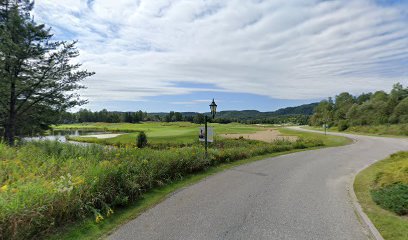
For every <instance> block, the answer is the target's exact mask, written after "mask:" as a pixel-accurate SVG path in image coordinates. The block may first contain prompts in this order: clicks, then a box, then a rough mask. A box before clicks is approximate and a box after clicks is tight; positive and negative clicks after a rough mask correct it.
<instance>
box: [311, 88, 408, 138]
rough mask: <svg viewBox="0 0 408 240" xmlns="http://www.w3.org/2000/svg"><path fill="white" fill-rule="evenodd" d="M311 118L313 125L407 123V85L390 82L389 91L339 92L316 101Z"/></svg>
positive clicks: (338, 125) (344, 126) (340, 127)
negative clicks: (391, 84)
mask: <svg viewBox="0 0 408 240" xmlns="http://www.w3.org/2000/svg"><path fill="white" fill-rule="evenodd" d="M314 111H315V113H314V114H313V115H312V117H311V118H310V124H311V125H313V126H322V125H324V124H327V125H328V126H337V127H338V128H339V130H346V129H347V128H349V127H351V126H362V125H381V124H403V123H408V87H404V86H403V85H402V84H400V83H396V84H394V85H393V88H392V89H391V91H390V92H389V93H387V92H385V91H376V92H374V93H371V92H370V93H363V94H361V95H358V96H353V95H351V94H350V93H348V92H343V93H340V94H339V95H337V96H335V97H334V100H333V98H328V99H327V100H323V101H321V102H320V103H319V105H317V106H316V108H315V110H314Z"/></svg>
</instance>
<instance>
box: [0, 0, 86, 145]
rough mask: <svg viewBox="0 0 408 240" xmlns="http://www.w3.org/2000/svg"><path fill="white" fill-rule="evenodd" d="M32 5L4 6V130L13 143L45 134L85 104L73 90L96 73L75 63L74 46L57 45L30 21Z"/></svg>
mask: <svg viewBox="0 0 408 240" xmlns="http://www.w3.org/2000/svg"><path fill="white" fill-rule="evenodd" d="M33 6H34V3H33V2H32V1H29V0H24V1H22V0H8V1H0V16H1V17H0V39H1V41H0V78H1V81H0V105H1V107H0V127H3V128H4V129H5V131H4V137H5V138H6V140H7V142H8V143H9V144H13V143H14V138H15V135H16V134H17V129H18V134H25V133H32V132H41V131H43V130H44V129H47V128H48V126H49V125H50V124H52V123H55V122H56V121H57V116H58V114H59V113H60V112H63V111H65V110H66V109H68V108H71V107H73V106H77V105H81V104H83V103H85V102H86V101H84V100H81V99H79V96H78V95H77V94H76V93H75V90H78V89H81V88H83V86H82V85H80V84H79V83H80V81H82V80H83V79H84V78H86V77H89V76H91V75H92V74H93V73H90V72H87V71H83V70H80V67H81V65H80V64H72V60H73V59H75V58H76V57H77V56H78V50H77V49H76V47H75V44H76V42H66V41H54V40H53V38H52V37H53V35H52V34H51V32H50V29H49V28H47V27H45V26H44V25H43V24H37V23H36V22H35V21H34V18H33V17H32V16H31V10H32V9H33Z"/></svg>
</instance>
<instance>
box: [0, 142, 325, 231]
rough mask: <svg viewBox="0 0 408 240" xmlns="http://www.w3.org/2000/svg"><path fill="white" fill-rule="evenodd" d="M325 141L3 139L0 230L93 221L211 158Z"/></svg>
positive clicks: (205, 164)
mask: <svg viewBox="0 0 408 240" xmlns="http://www.w3.org/2000/svg"><path fill="white" fill-rule="evenodd" d="M319 145H322V142H321V141H320V140H316V139H302V140H298V141H297V142H295V143H292V142H287V141H277V142H275V143H273V144H268V143H263V142H257V141H247V140H223V141H219V142H218V143H217V145H215V146H214V147H213V148H211V149H209V158H208V159H205V158H204V151H203V148H202V146H199V145H197V146H191V147H185V148H172V149H168V150H154V149H149V148H144V149H137V148H129V147H127V148H119V149H116V148H104V147H101V146H96V145H92V146H87V147H85V146H77V145H71V144H62V143H58V142H31V143H28V144H26V145H23V146H20V147H17V148H10V147H7V146H5V145H2V144H0V189H1V190H0V231H1V232H0V236H3V238H6V239H32V238H36V239H38V238H39V237H41V236H43V235H44V234H47V233H49V232H52V231H53V230H54V229H55V228H57V227H60V226H62V225H64V224H67V223H69V222H71V221H75V220H77V219H81V218H84V217H87V216H89V215H93V216H94V217H95V221H103V218H106V217H108V216H109V215H110V214H112V209H113V210H114V209H115V208H116V207H119V206H124V205H128V204H129V203H131V202H133V201H135V200H136V199H138V198H140V196H141V195H142V194H143V192H145V191H147V190H148V189H151V188H152V187H155V186H158V185H162V184H164V183H166V182H169V181H173V180H174V179H178V178H181V177H182V176H185V175H186V174H189V173H193V172H196V171H201V170H203V169H205V168H207V167H208V166H211V165H217V164H220V163H222V162H229V161H235V160H238V159H243V158H248V157H251V156H256V155H260V154H266V153H273V152H281V151H287V150H291V149H296V148H304V147H314V146H319Z"/></svg>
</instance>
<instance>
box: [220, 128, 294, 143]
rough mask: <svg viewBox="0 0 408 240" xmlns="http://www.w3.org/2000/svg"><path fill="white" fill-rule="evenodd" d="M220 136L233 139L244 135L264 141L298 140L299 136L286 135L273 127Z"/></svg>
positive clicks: (247, 137) (246, 137) (244, 136)
mask: <svg viewBox="0 0 408 240" xmlns="http://www.w3.org/2000/svg"><path fill="white" fill-rule="evenodd" d="M220 136H221V137H225V138H232V139H238V138H240V137H243V138H245V139H250V140H258V141H264V142H269V143H270V142H273V141H275V140H288V141H296V140H297V139H298V137H295V136H284V135H282V134H281V133H280V132H279V131H278V130H276V129H272V128H270V129H266V130H264V131H259V132H255V133H247V134H242V133H237V134H220Z"/></svg>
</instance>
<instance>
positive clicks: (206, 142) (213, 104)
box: [204, 98, 217, 158]
mask: <svg viewBox="0 0 408 240" xmlns="http://www.w3.org/2000/svg"><path fill="white" fill-rule="evenodd" d="M210 110H211V116H212V119H214V118H215V114H216V113H217V104H215V101H214V98H213V100H212V102H211V104H210ZM207 122H208V118H207V115H204V123H205V157H206V158H207V156H208V151H207V149H208V135H207V130H208V127H207Z"/></svg>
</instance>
